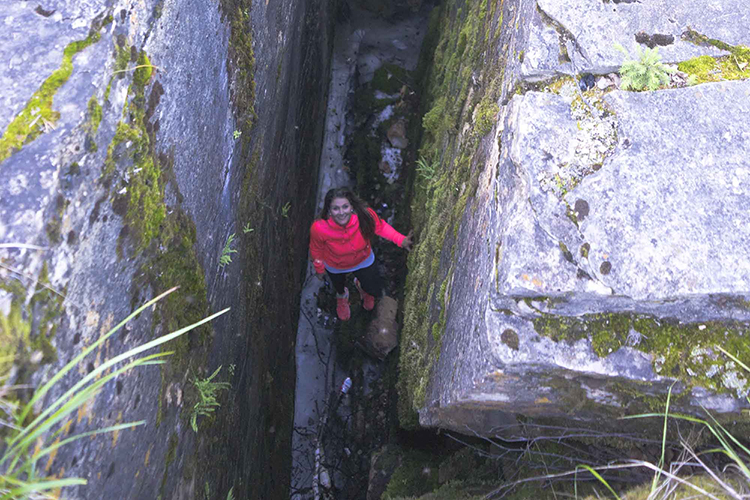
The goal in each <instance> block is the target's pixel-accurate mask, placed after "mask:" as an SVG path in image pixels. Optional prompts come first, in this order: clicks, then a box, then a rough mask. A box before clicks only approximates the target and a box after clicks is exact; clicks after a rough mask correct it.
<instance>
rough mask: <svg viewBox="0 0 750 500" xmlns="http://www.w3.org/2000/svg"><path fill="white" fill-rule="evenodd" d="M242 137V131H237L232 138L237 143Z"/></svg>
mask: <svg viewBox="0 0 750 500" xmlns="http://www.w3.org/2000/svg"><path fill="white" fill-rule="evenodd" d="M241 135H242V131H240V130H235V131H234V132H233V133H232V137H234V140H235V141H236V140H237V139H239V138H240V136H241Z"/></svg>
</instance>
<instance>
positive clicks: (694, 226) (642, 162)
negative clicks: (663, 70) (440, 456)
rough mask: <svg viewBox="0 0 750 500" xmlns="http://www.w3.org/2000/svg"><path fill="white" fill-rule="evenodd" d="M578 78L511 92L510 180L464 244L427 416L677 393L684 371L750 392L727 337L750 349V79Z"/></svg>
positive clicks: (614, 404) (707, 399)
mask: <svg viewBox="0 0 750 500" xmlns="http://www.w3.org/2000/svg"><path fill="white" fill-rule="evenodd" d="M574 85H575V84H574V83H571V84H570V87H571V88H570V89H568V90H569V92H567V93H566V92H564V91H563V92H561V95H558V94H555V93H541V92H529V93H526V94H525V95H521V96H516V97H514V98H513V100H512V101H511V103H510V104H509V106H508V107H507V108H506V110H505V113H504V122H503V127H502V128H503V137H502V144H503V145H504V146H505V147H504V148H503V149H502V152H500V151H499V150H498V148H497V147H495V148H494V149H493V153H492V155H491V157H490V158H489V160H488V162H487V165H488V167H487V171H486V172H485V173H484V174H483V175H485V176H488V177H487V178H488V179H489V178H492V177H495V178H497V181H496V183H492V182H489V183H488V184H484V183H483V182H481V180H480V183H479V184H480V186H483V185H487V186H488V188H487V189H486V190H484V191H481V192H480V193H478V198H477V200H476V203H478V206H479V209H478V210H477V216H476V217H474V218H473V219H471V220H469V221H468V222H467V223H466V225H465V226H464V227H463V228H462V230H461V232H460V235H459V240H461V241H472V240H473V239H476V238H481V239H482V240H487V246H484V247H482V248H481V249H477V247H473V248H472V246H461V247H460V249H459V250H458V254H459V255H458V258H457V261H458V262H462V263H464V264H465V265H463V266H460V267H458V268H457V269H456V271H455V274H454V276H453V282H452V288H451V291H450V296H451V297H452V298H451V300H450V303H449V305H447V307H448V314H447V318H448V319H447V327H446V333H445V335H444V338H443V349H442V352H441V356H440V360H439V361H438V363H437V365H436V367H437V368H436V370H435V371H434V372H433V375H432V378H431V385H430V392H429V394H428V398H427V400H426V401H428V404H427V405H426V408H425V409H424V410H423V411H422V412H421V418H420V420H421V422H422V423H423V424H427V425H439V426H447V427H452V428H454V429H457V430H462V429H463V430H464V431H465V429H466V426H469V427H470V428H471V429H472V430H476V431H477V432H501V431H498V429H506V430H507V431H508V432H516V431H517V429H516V428H515V426H514V425H513V424H514V419H513V418H512V417H511V414H514V413H522V414H525V415H528V416H537V417H547V418H551V417H554V418H559V419H579V420H580V419H583V420H601V419H602V418H606V417H612V416H623V415H625V414H628V413H634V412H638V411H646V410H648V409H658V408H659V407H661V408H663V406H664V404H665V402H666V393H667V391H668V388H669V387H670V385H671V384H672V383H675V385H674V387H673V401H672V405H673V408H679V410H681V411H686V412H693V413H694V412H700V408H701V406H702V407H703V408H705V409H706V410H708V411H711V412H715V413H717V414H724V415H725V416H724V418H728V419H733V418H736V416H737V415H738V412H739V411H740V409H741V408H743V407H745V406H746V405H747V403H746V401H745V396H746V395H747V394H748V392H750V385H749V384H748V381H747V379H748V374H747V373H743V371H742V369H741V368H740V367H739V366H738V365H737V364H736V363H735V362H734V361H733V360H732V359H730V358H729V357H728V356H727V355H726V354H724V353H723V352H722V351H721V349H724V350H726V351H727V352H729V353H730V354H731V355H733V356H736V357H738V358H740V359H741V360H743V361H744V362H745V363H747V362H748V360H750V345H749V344H748V343H747V340H746V339H747V335H749V334H750V264H748V259H747V255H746V248H748V244H750V228H749V227H748V226H747V225H746V224H744V223H743V219H742V215H741V214H746V213H748V212H749V211H750V188H748V185H750V165H748V163H747V161H746V158H747V157H748V155H750V147H749V146H748V144H750V143H749V142H748V139H749V138H750V137H748V132H747V130H746V127H744V124H745V123H746V122H747V119H746V116H747V113H748V111H750V105H749V104H748V102H749V101H748V99H747V96H748V95H750V83H748V82H745V81H736V82H722V83H716V84H707V85H701V86H698V87H691V88H684V89H676V90H665V91H660V92H653V93H632V92H621V91H618V92H613V93H610V94H607V95H605V96H604V97H603V98H601V99H599V98H597V97H595V96H594V95H593V94H587V96H586V97H585V98H584V99H585V101H584V99H582V97H583V96H581V95H580V94H579V93H576V92H575V90H573V86H574ZM477 250H478V251H477ZM469 263H471V264H469ZM483 414H484V416H482V415H483ZM503 414H505V415H506V418H505V420H504V421H503V417H502V415H503ZM492 415H495V416H494V417H492ZM614 425H621V424H614ZM493 429H495V430H494V431H493Z"/></svg>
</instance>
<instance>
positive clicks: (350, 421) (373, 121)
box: [291, 3, 441, 499]
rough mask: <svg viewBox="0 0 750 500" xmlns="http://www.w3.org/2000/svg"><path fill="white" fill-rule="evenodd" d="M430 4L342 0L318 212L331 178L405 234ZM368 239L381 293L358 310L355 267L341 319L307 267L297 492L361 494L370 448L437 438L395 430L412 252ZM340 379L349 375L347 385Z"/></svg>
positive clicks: (329, 291)
mask: <svg viewBox="0 0 750 500" xmlns="http://www.w3.org/2000/svg"><path fill="white" fill-rule="evenodd" d="M431 9H432V6H431V5H423V6H422V8H421V9H420V10H419V11H418V12H406V13H396V14H394V15H392V16H389V17H388V18H387V19H386V18H384V17H381V16H379V15H377V14H374V13H372V12H369V11H367V10H363V9H361V8H359V7H357V6H355V5H353V4H346V3H345V4H344V6H343V9H342V12H341V13H340V19H339V23H338V25H337V27H336V34H335V39H334V50H333V56H332V68H333V69H332V74H331V84H330V87H329V96H328V110H327V116H326V129H325V136H324V144H323V153H322V156H321V162H320V174H319V184H318V204H317V211H318V212H319V211H320V210H321V208H322V205H323V197H324V196H325V193H326V192H327V191H328V190H329V189H330V188H332V187H340V186H350V187H352V188H353V190H354V191H355V192H356V193H357V194H358V195H359V196H360V197H361V198H362V199H363V200H364V201H365V202H367V204H368V205H369V206H370V207H371V208H373V209H374V210H375V211H376V212H377V213H378V215H379V216H380V217H381V218H383V219H384V220H386V221H387V222H389V223H390V224H391V225H392V226H393V227H394V228H395V229H396V230H397V231H399V232H401V233H403V234H406V233H408V231H409V229H410V228H409V216H408V203H407V200H408V189H409V187H408V174H407V170H408V169H409V168H411V165H412V164H414V162H415V160H416V158H415V157H416V146H417V144H418V139H419V134H420V133H421V117H420V116H419V93H420V89H419V88H417V85H418V75H417V73H418V63H419V51H420V46H421V43H422V39H423V37H424V35H425V32H426V29H427V21H428V17H429V12H430V10H431ZM315 215H316V216H317V215H319V213H316V214H315ZM373 249H374V251H375V256H376V265H377V266H378V267H379V271H380V274H381V276H382V278H383V280H384V286H385V294H386V298H384V299H382V300H381V301H379V303H378V305H377V306H376V309H375V310H374V311H372V312H370V311H365V310H364V309H363V308H362V306H361V300H360V298H359V295H358V293H357V289H356V286H355V285H354V284H353V282H352V278H351V276H350V277H349V278H348V285H347V286H348V288H349V290H350V301H349V302H350V306H351V311H352V317H351V319H350V320H349V321H347V322H341V321H339V320H338V318H337V317H336V312H335V311H336V299H335V291H334V290H333V287H332V285H330V284H329V283H328V282H327V281H326V283H325V284H321V283H320V282H319V281H318V280H316V279H314V276H313V274H314V270H313V268H312V265H310V266H309V270H308V277H307V279H306V281H305V284H304V288H303V291H302V297H301V310H300V323H299V328H298V335H297V354H296V358H297V387H296V401H295V424H294V425H295V427H294V435H293V449H292V460H293V465H292V467H293V469H292V481H291V496H292V498H295V499H306V498H347V499H357V498H366V497H367V496H368V475H369V472H370V462H371V457H372V455H373V453H375V452H376V451H377V450H379V449H381V448H382V447H383V446H384V445H386V444H388V443H393V442H396V441H399V440H410V441H411V442H412V443H420V442H433V443H435V442H439V441H441V439H440V438H437V437H436V434H435V433H434V432H432V431H423V432H422V433H421V434H420V436H421V437H420V438H410V437H408V436H404V432H405V431H402V430H400V429H399V425H398V418H397V415H396V404H395V403H396V401H395V400H396V390H395V380H396V370H397V364H398V353H397V349H398V348H397V347H396V344H395V343H396V340H397V338H398V324H399V323H400V321H401V319H402V317H401V316H402V314H401V313H400V312H399V311H398V310H397V308H398V304H399V303H400V302H401V298H402V297H401V296H402V294H403V285H404V283H405V279H406V257H407V254H406V251H405V250H403V249H401V248H398V247H396V246H395V245H393V244H392V243H390V242H388V241H386V240H383V239H381V238H378V237H376V238H375V240H373ZM394 299H395V300H394ZM345 380H349V381H351V388H348V390H347V391H346V393H344V392H343V391H342V384H344V382H345ZM424 434H429V438H425V436H424ZM383 486H384V485H383ZM378 497H379V496H378Z"/></svg>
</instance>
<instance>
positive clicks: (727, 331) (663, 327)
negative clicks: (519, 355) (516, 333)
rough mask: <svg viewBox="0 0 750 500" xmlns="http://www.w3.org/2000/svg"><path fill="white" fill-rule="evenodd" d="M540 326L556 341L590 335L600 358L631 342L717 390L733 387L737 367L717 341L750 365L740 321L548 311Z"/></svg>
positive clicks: (664, 370) (660, 369)
mask: <svg viewBox="0 0 750 500" xmlns="http://www.w3.org/2000/svg"><path fill="white" fill-rule="evenodd" d="M534 329H535V330H536V331H537V333H539V334H541V335H545V336H547V337H550V338H552V339H553V340H555V341H563V340H578V339H582V338H588V339H589V340H591V343H592V348H593V349H594V352H596V354H597V355H598V356H600V357H604V356H608V355H609V354H611V353H613V352H615V351H617V350H618V349H620V348H621V347H623V346H625V345H631V346H632V347H634V348H635V349H638V350H641V351H643V352H646V353H648V354H650V355H651V356H652V360H653V363H654V370H655V372H657V373H658V374H660V375H663V376H667V377H673V378H676V379H678V380H680V381H682V382H683V383H685V385H687V386H688V387H692V386H702V387H706V388H709V389H713V390H715V391H717V392H727V391H729V390H731V388H730V387H727V385H726V383H725V381H724V375H725V374H726V373H727V372H730V371H732V367H731V365H732V364H731V363H730V362H729V361H728V360H727V359H726V358H725V357H724V356H723V355H721V354H720V352H719V351H718V350H717V349H716V346H721V347H722V348H724V349H726V350H727V351H729V352H730V353H732V354H733V355H734V356H736V357H737V358H738V359H740V360H741V361H743V362H744V363H746V364H750V345H748V343H747V342H746V340H745V339H746V336H747V335H748V334H750V327H749V326H748V325H746V324H743V323H738V322H720V321H708V322H703V323H686V324H682V323H678V322H676V321H673V320H669V319H662V318H660V319H657V318H654V317H652V316H648V315H638V314H634V313H601V314H589V315H584V316H582V317H580V318H579V317H575V318H573V317H563V316H554V315H549V314H543V315H542V316H541V317H539V318H536V319H535V320H534Z"/></svg>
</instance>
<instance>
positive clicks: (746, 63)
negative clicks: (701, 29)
mask: <svg viewBox="0 0 750 500" xmlns="http://www.w3.org/2000/svg"><path fill="white" fill-rule="evenodd" d="M686 38H687V39H688V40H689V41H692V42H693V43H695V44H697V45H702V46H713V47H716V48H718V49H721V50H724V51H726V52H729V53H730V54H729V55H728V56H722V57H717V58H714V57H711V56H699V57H694V58H692V59H688V60H687V61H683V62H681V63H680V64H679V65H678V66H677V68H678V69H679V70H680V71H682V72H684V73H687V74H688V75H690V76H692V77H694V78H695V80H696V82H695V83H706V82H718V81H722V80H744V79H746V78H750V48H748V47H745V46H743V45H736V46H733V45H729V44H727V43H724V42H722V41H720V40H715V39H711V38H708V37H707V36H705V35H702V34H700V33H698V32H696V31H694V30H690V29H689V30H688V32H687V34H686Z"/></svg>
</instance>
